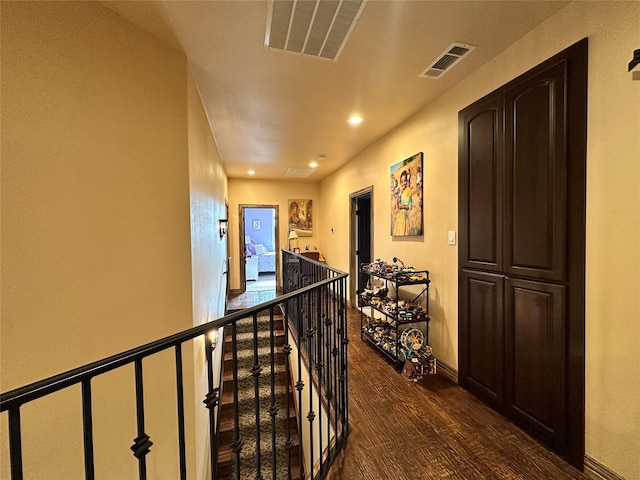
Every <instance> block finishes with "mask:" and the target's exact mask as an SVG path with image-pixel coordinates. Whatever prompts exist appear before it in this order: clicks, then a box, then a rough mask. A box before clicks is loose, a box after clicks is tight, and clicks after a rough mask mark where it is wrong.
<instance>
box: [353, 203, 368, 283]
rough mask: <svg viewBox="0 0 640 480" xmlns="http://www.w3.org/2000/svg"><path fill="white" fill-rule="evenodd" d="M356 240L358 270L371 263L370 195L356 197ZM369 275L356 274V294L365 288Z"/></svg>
mask: <svg viewBox="0 0 640 480" xmlns="http://www.w3.org/2000/svg"><path fill="white" fill-rule="evenodd" d="M356 218H357V240H356V258H357V264H358V270H359V267H360V265H361V264H363V263H370V262H371V194H369V193H367V194H364V195H362V196H360V197H356ZM368 280H369V275H366V274H363V273H360V272H358V285H357V290H358V292H362V291H363V290H364V289H365V287H366V286H367V281H368Z"/></svg>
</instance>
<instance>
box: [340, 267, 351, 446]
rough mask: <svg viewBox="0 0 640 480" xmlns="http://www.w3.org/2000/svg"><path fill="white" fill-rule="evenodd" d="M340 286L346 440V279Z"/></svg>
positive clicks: (346, 430)
mask: <svg viewBox="0 0 640 480" xmlns="http://www.w3.org/2000/svg"><path fill="white" fill-rule="evenodd" d="M339 288H340V298H339V300H338V301H339V302H340V315H339V316H340V318H341V324H342V328H343V332H344V333H343V341H342V343H343V345H344V350H343V355H342V365H343V376H344V385H343V388H344V396H343V398H344V404H343V405H344V407H343V408H344V424H343V425H344V428H343V438H344V439H345V440H346V438H347V435H349V397H348V393H349V373H348V372H349V371H348V365H347V346H348V345H349V336H348V331H347V306H346V296H345V295H346V291H347V282H346V279H344V278H343V279H342V280H341V281H340V283H339Z"/></svg>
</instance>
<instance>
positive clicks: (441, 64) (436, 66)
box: [420, 43, 476, 78]
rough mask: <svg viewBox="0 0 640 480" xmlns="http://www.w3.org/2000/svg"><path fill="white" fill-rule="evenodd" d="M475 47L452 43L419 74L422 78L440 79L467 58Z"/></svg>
mask: <svg viewBox="0 0 640 480" xmlns="http://www.w3.org/2000/svg"><path fill="white" fill-rule="evenodd" d="M475 48H476V47H474V46H473V45H465V44H464V43H452V44H451V46H449V48H447V49H446V50H445V51H444V52H443V53H442V54H441V55H440V56H439V57H438V58H436V59H435V60H434V61H433V62H432V63H431V65H429V66H428V67H427V68H426V70H425V71H424V72H422V73H421V74H420V77H423V78H440V77H441V76H442V75H444V73H445V72H447V71H448V70H450V69H451V67H453V66H454V65H455V64H456V63H458V62H459V61H460V60H462V59H463V57H465V56H467V55H468V54H469V53H471V51H473V50H474V49H475Z"/></svg>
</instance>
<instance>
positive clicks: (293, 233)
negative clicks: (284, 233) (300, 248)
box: [289, 230, 298, 250]
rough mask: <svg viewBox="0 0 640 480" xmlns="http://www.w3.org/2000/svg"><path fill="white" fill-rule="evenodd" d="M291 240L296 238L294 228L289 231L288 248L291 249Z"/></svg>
mask: <svg viewBox="0 0 640 480" xmlns="http://www.w3.org/2000/svg"><path fill="white" fill-rule="evenodd" d="M291 240H298V234H297V233H296V231H295V230H291V231H290V232H289V250H291Z"/></svg>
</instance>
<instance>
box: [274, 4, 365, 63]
mask: <svg viewBox="0 0 640 480" xmlns="http://www.w3.org/2000/svg"><path fill="white" fill-rule="evenodd" d="M366 3H367V0H272V1H270V2H269V16H268V18H267V33H266V36H265V42H264V43H265V45H266V46H267V47H269V48H275V49H278V50H285V51H287V52H294V53H300V54H302V55H309V56H312V57H319V58H325V59H328V60H337V58H338V56H339V55H340V53H341V52H342V49H343V48H344V45H345V43H346V41H347V39H348V38H349V35H350V34H351V31H352V30H353V27H354V26H355V24H356V22H357V21H358V18H359V17H360V14H361V13H362V10H363V8H364V6H365V4H366Z"/></svg>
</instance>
